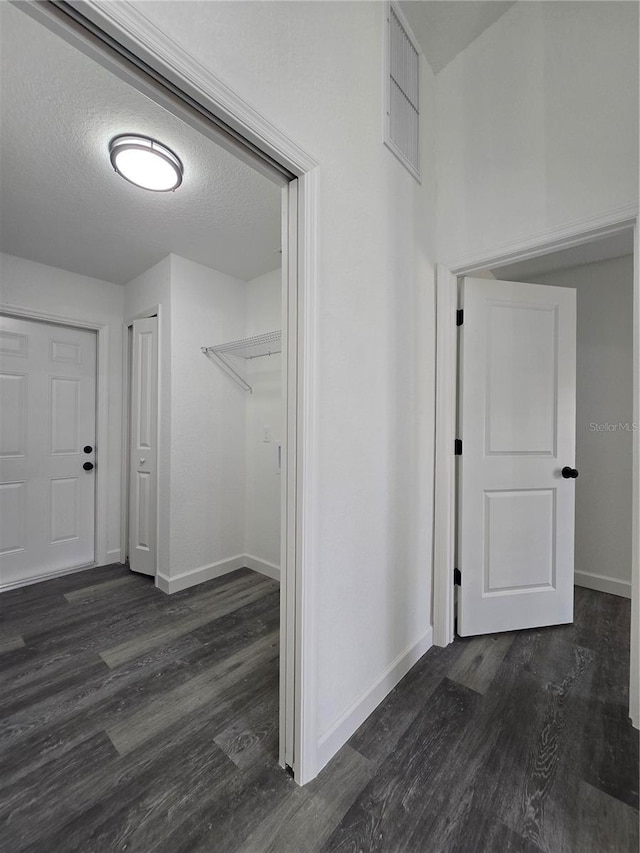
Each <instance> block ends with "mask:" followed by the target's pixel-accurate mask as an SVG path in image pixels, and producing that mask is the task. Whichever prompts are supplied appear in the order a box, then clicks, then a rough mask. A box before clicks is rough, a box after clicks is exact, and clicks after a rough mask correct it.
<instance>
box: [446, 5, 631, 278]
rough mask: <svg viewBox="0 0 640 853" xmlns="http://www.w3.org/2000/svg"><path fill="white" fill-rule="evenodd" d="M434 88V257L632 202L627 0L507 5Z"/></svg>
mask: <svg viewBox="0 0 640 853" xmlns="http://www.w3.org/2000/svg"><path fill="white" fill-rule="evenodd" d="M437 91H438V103H437V110H438V219H439V228H438V238H439V258H440V259H441V260H442V261H443V262H445V263H452V264H456V263H458V262H460V261H463V260H464V259H466V258H468V257H469V256H473V255H474V254H475V255H478V254H479V253H481V252H482V251H483V250H490V249H494V248H495V247H499V246H502V245H504V244H508V243H513V242H514V241H517V240H519V239H522V238H526V237H530V236H533V235H535V234H537V233H539V232H541V231H545V230H547V229H550V228H552V227H554V226H556V225H559V224H563V223H566V222H573V221H575V220H580V219H583V218H588V217H593V216H595V215H599V214H602V213H605V212H607V211H609V210H611V209H615V208H618V207H621V206H624V205H626V204H629V203H633V202H636V203H637V199H638V4H637V3H626V2H537V3H515V4H514V5H513V6H512V7H511V8H510V9H509V10H508V11H507V12H506V13H505V14H504V15H503V16H502V17H501V18H500V19H499V20H498V21H497V22H496V23H495V24H493V26H491V27H489V29H488V30H486V31H485V32H484V33H483V34H482V35H481V36H480V37H479V38H478V39H477V40H476V41H475V42H473V43H472V44H471V45H470V46H469V47H468V48H467V49H466V50H465V51H463V52H462V53H461V54H460V55H459V56H458V57H456V58H455V59H454V60H453V61H452V62H451V63H450V64H449V65H447V67H446V68H445V69H444V70H443V71H442V72H441V73H440V74H439V75H438V77H437Z"/></svg>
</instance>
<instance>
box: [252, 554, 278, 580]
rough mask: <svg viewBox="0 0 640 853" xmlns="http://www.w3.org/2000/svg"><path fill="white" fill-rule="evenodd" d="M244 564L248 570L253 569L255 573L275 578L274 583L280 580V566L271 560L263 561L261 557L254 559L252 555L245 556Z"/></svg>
mask: <svg viewBox="0 0 640 853" xmlns="http://www.w3.org/2000/svg"><path fill="white" fill-rule="evenodd" d="M244 564H245V566H246V568H247V569H252V570H253V571H254V572H260V574H261V575H266V576H267V577H268V578H273V580H274V581H279V580H280V566H276V564H275V563H270V562H269V560H261V559H260V557H254V556H253V555H252V554H245V555H244Z"/></svg>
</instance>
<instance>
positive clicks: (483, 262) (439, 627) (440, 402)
mask: <svg viewBox="0 0 640 853" xmlns="http://www.w3.org/2000/svg"><path fill="white" fill-rule="evenodd" d="M636 219H637V212H635V211H630V210H624V211H621V212H619V213H618V214H612V215H609V216H606V217H602V218H601V220H600V222H599V223H598V227H594V228H592V229H589V231H586V232H585V231H584V229H583V228H581V227H580V226H579V225H577V226H576V227H575V229H570V228H567V229H566V230H565V232H564V236H563V237H562V239H558V236H557V235H556V234H550V235H549V238H548V240H547V241H546V242H544V241H541V242H539V243H538V244H533V245H527V246H525V247H518V249H517V250H514V251H512V252H505V253H503V254H502V255H499V256H494V257H491V256H487V257H485V258H482V259H480V258H479V259H478V261H476V262H471V263H468V264H467V263H465V264H464V265H463V264H460V265H459V266H458V267H457V268H456V266H455V265H452V268H444V267H442V268H440V269H439V271H438V272H439V275H438V290H437V299H438V308H437V310H438V334H437V363H438V368H437V370H438V378H437V414H436V507H438V510H437V513H436V525H435V531H434V540H435V544H434V553H435V561H434V638H435V642H437V644H439V645H446V644H448V643H449V642H451V640H452V639H453V636H454V615H455V613H454V582H453V578H454V568H455V533H454V530H455V479H456V478H455V456H454V452H453V438H454V437H455V432H456V394H455V391H454V389H455V387H456V370H457V367H456V363H457V357H456V332H455V322H454V323H451V322H450V318H451V317H452V316H455V311H456V309H457V291H458V277H459V276H463V275H477V274H480V275H482V274H483V271H484V275H487V276H488V277H496V278H506V277H508V275H505V270H506V271H507V273H508V271H509V269H511V271H512V272H514V271H515V270H514V265H515V264H516V263H520V262H525V261H531V262H532V263H533V262H535V263H536V264H539V263H540V262H542V264H543V266H542V267H541V268H540V269H541V270H542V271H543V272H540V275H541V276H542V275H543V274H545V275H546V274H547V273H550V271H551V270H552V269H553V266H554V261H553V259H551V260H547V259H548V258H549V256H552V255H554V254H555V253H558V252H561V251H562V250H566V251H574V252H579V253H580V252H581V253H583V254H582V255H580V254H579V255H577V256H576V255H574V256H573V259H574V260H576V259H577V261H578V264H579V263H580V262H581V261H583V262H589V261H594V260H597V259H598V253H599V252H601V251H602V250H603V248H604V247H606V246H607V245H608V246H609V248H610V249H611V252H612V254H609V256H608V258H606V255H605V257H604V258H603V257H602V255H600V260H606V259H611V258H613V257H614V256H616V255H618V256H620V255H623V256H626V257H627V261H626V265H627V277H628V273H629V270H631V271H632V276H633V286H632V299H633V303H632V308H633V310H632V341H633V343H632V350H633V368H632V380H631V381H632V389H633V393H632V399H633V409H632V419H631V421H630V423H629V426H630V429H629V431H628V432H629V433H630V438H631V443H632V445H633V448H632V454H633V464H632V468H631V475H630V479H631V494H632V502H631V511H630V516H631V521H630V536H631V545H630V546H629V540H628V539H627V541H626V543H625V548H626V553H627V554H628V555H630V558H631V559H630V573H629V582H630V590H631V592H632V593H633V590H634V589H635V586H636V585H637V569H638V567H637V554H638V524H637V520H636V516H637V508H638V483H639V477H638V458H639V457H638V435H637V431H635V430H634V429H633V424H634V423H637V420H638V418H637V413H638V398H639V394H638V365H637V352H638V339H639V336H640V324H639V323H638V297H639V292H640V287H639V284H638V261H637V252H638V248H637V224H636ZM607 241H608V242H607ZM622 244H623V245H624V247H625V249H624V251H622V252H619V248H620V245H622ZM615 246H617V248H616V249H615V250H614V248H613V247H615ZM629 248H632V251H633V258H632V259H631V258H629V251H628V250H629ZM544 264H547V266H546V267H545V266H544ZM549 264H550V265H549ZM572 265H575V264H572ZM487 270H489V271H490V272H489V273H487V272H486V271H487ZM565 286H566V285H565ZM627 350H628V345H627ZM583 396H584V395H583ZM587 405H588V401H587ZM623 420H624V424H625V427H624V429H623V430H622V432H624V433H627V429H626V423H627V422H626V417H625V419H623ZM592 423H593V424H594V427H591V424H592ZM617 423H618V421H616V424H617ZM598 426H599V422H598V421H591V420H589V421H588V423H587V429H588V430H591V431H592V432H597V431H598ZM605 429H606V427H605ZM627 443H628V442H627ZM583 452H584V451H583ZM625 458H626V460H627V462H628V460H629V456H628V448H627V451H626V457H625ZM627 509H628V508H627ZM463 523H464V521H463ZM584 574H585V573H584V572H583V576H582V577H579V579H580V581H581V582H584V581H585V577H584ZM594 574H601V573H595V572H594ZM591 581H592V583H594V584H596V583H600V584H602V577H600V578H595V579H593V578H591ZM624 588H626V586H625V587H624ZM621 589H622V587H621V586H620V585H618V589H617V591H618V593H619V592H620V591H621ZM608 591H613V589H612V588H611V587H609V590H608ZM636 607H637V602H636V600H635V599H634V597H633V595H632V611H633V610H634V609H635V608H636ZM636 620H637V617H634V616H633V615H632V638H631V648H632V665H631V690H630V699H631V708H630V716H631V718H632V720H633V721H634V724H636V725H637V724H638V709H637V707H636V705H637V702H636V700H637V692H638V686H637V684H638V681H637V672H636V669H637V637H636V636H635V634H636V632H635V630H634V628H633V626H634V624H635V623H636Z"/></svg>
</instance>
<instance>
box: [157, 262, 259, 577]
mask: <svg viewBox="0 0 640 853" xmlns="http://www.w3.org/2000/svg"><path fill="white" fill-rule="evenodd" d="M171 312H172V313H171V410H172V420H171V549H170V553H171V557H170V575H171V577H175V576H176V575H177V576H180V575H184V574H185V573H193V572H197V573H199V574H198V577H199V578H200V579H202V580H204V579H206V578H207V577H208V576H211V574H212V571H211V569H210V568H209V567H212V566H214V565H215V564H218V563H220V562H221V561H227V560H229V559H230V558H234V557H237V556H238V555H242V554H243V553H244V483H245V443H244V419H245V405H246V391H244V390H243V389H242V388H240V387H239V386H238V385H237V384H236V383H235V382H234V381H233V380H232V379H231V378H230V377H229V376H228V375H227V374H226V373H224V372H223V371H222V370H221V369H220V368H219V367H218V366H217V365H216V364H213V363H212V362H211V361H210V360H209V359H208V358H207V357H206V356H204V355H203V354H202V352H201V351H200V348H201V347H203V346H209V345H212V344H216V343H224V342H225V341H233V340H237V339H238V338H242V337H244V334H245V292H244V283H243V282H241V281H240V280H239V279H236V278H233V277H232V276H229V275H224V274H223V273H220V272H217V271H215V270H211V269H209V268H208V267H204V266H202V265H201V264H197V263H194V262H193V261H188V260H186V259H185V258H181V257H178V256H177V255H172V256H171ZM240 565H242V562H240ZM223 568H224V566H220V567H219V569H220V570H222V569H223Z"/></svg>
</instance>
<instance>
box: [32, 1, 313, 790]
mask: <svg viewBox="0 0 640 853" xmlns="http://www.w3.org/2000/svg"><path fill="white" fill-rule="evenodd" d="M17 6H18V7H19V8H21V9H22V10H23V11H24V12H26V13H27V14H29V15H31V16H32V17H34V18H35V19H36V20H39V21H40V22H41V23H43V24H44V25H45V26H46V27H48V29H50V30H51V31H53V32H55V33H57V34H58V35H60V36H61V37H62V38H64V39H65V40H66V41H67V42H69V43H71V44H74V45H75V46H76V47H77V48H78V49H79V50H81V51H82V52H83V53H85V54H86V55H87V56H89V57H91V58H92V59H94V60H96V61H97V62H98V63H99V64H101V65H102V66H103V67H105V68H108V69H109V70H110V71H112V72H114V73H115V74H116V75H118V76H119V77H120V78H121V79H123V80H125V81H126V82H128V83H129V84H131V85H133V86H134V87H135V88H137V89H138V90H139V91H141V92H143V93H145V94H147V95H149V96H151V97H152V98H153V100H155V101H156V102H157V103H160V104H161V105H162V106H164V107H166V108H167V109H169V110H170V111H171V112H173V113H174V114H176V115H178V116H179V117H180V118H181V119H183V120H184V121H185V122H187V123H188V124H190V125H191V126H192V127H194V128H196V129H197V130H199V131H200V132H201V133H203V135H205V136H207V137H208V138H210V139H212V140H214V141H215V142H216V143H217V144H219V145H222V146H223V147H225V148H226V149H227V150H229V151H231V153H233V154H234V155H235V156H236V157H239V158H240V159H242V160H243V161H245V162H247V163H249V164H250V165H252V166H253V167H254V168H257V169H259V170H260V171H262V172H263V173H264V174H267V175H268V176H269V177H271V178H273V177H274V174H276V173H278V174H280V176H281V185H283V186H286V185H287V184H288V189H289V209H290V210H295V211H296V219H295V222H293V223H291V224H292V225H293V226H295V227H293V228H292V230H290V232H289V237H290V240H293V244H294V245H295V253H294V255H295V262H294V264H293V265H292V264H291V263H289V264H288V288H287V296H288V306H289V308H288V312H289V316H288V319H289V323H288V326H287V335H288V340H287V341H286V342H285V343H284V346H285V352H286V359H283V374H284V377H285V379H284V381H285V383H286V386H285V387H286V389H287V422H288V429H289V435H288V440H289V446H288V451H287V456H288V470H287V499H286V535H287V543H286V548H285V549H283V553H285V554H286V559H287V565H286V566H284V565H283V566H281V572H282V576H283V577H288V581H287V595H286V606H285V613H284V619H283V620H282V622H281V651H282V654H283V655H285V656H286V659H287V660H288V661H293V666H292V667H291V666H290V665H289V666H288V671H289V672H292V673H293V683H292V682H291V678H287V684H286V690H285V695H286V697H288V701H285V697H283V695H282V691H281V696H280V701H281V722H282V721H284V725H281V727H280V738H281V747H280V759H281V763H283V764H284V763H286V764H287V765H289V766H290V767H291V768H292V770H293V773H294V778H295V779H296V781H297V782H298V783H299V784H301V785H303V784H305V783H306V782H308V781H310V780H311V779H313V778H314V777H315V776H316V774H317V743H318V738H317V723H316V664H315V651H316V644H315V619H314V616H315V613H314V604H313V602H314V599H315V596H314V586H315V564H314V554H315V548H314V541H315V528H316V524H315V518H316V510H315V503H314V498H315V494H316V489H315V483H316V458H317V454H316V453H315V436H314V433H313V429H312V428H313V424H314V423H315V417H314V407H315V369H316V340H315V337H316V336H315V322H316V309H315V282H316V264H317V262H316V211H317V206H318V187H317V171H318V164H317V162H316V161H315V160H314V158H313V157H311V156H310V155H309V154H308V153H307V152H306V151H304V150H303V149H302V148H300V147H299V146H298V145H297V144H296V143H295V142H294V141H293V140H291V139H290V138H289V137H288V136H286V135H285V134H284V133H282V132H281V131H280V130H279V129H278V128H276V127H275V126H274V125H273V124H271V123H270V122H269V121H268V120H267V119H265V117H264V116H262V115H261V114H260V113H259V112H258V111H256V110H255V109H253V107H251V106H250V105H249V104H247V103H246V102H245V101H243V100H242V99H241V98H240V97H238V96H237V95H236V94H235V92H233V91H232V90H231V89H229V88H228V87H227V86H226V85H225V84H224V83H223V82H222V81H221V80H219V79H218V78H217V77H215V76H214V75H213V74H211V73H210V72H208V71H207V70H206V68H204V67H203V66H202V65H200V64H199V63H198V62H197V61H195V60H194V59H193V57H191V56H190V55H189V54H188V53H187V52H186V51H184V50H183V49H182V48H180V47H179V46H178V45H177V44H176V43H175V42H174V41H172V40H171V39H170V38H168V37H167V35H166V34H165V33H164V32H162V31H161V30H159V29H158V28H156V27H155V26H154V25H153V24H151V23H150V22H149V21H148V20H147V19H146V18H145V17H144V15H142V14H141V13H140V12H139V11H138V10H137V9H136V8H135V7H134V6H132V5H129V4H126V3H112V2H103V0H80V2H77V3H74V4H73V6H72V5H71V4H67V3H64V4H63V3H56V2H47V3H17ZM292 179H297V180H295V181H294V182H293V186H295V190H294V189H292V184H290V183H288V182H289V181H291V180H292ZM292 192H294V193H295V198H294V197H293V196H292ZM292 248H293V246H292V245H290V246H289V249H290V253H291V250H292Z"/></svg>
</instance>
